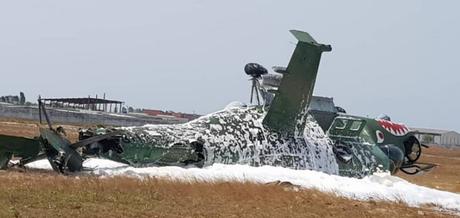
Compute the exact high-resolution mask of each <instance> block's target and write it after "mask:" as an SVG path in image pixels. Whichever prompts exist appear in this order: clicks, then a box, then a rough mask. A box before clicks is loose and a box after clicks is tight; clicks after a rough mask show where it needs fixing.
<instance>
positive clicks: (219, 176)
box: [27, 159, 460, 213]
mask: <svg viewBox="0 0 460 218" xmlns="http://www.w3.org/2000/svg"><path fill="white" fill-rule="evenodd" d="M27 167H29V168H41V169H50V170H51V166H50V165H49V162H48V161H47V160H40V161H36V162H33V163H30V164H28V165H27ZM84 167H86V168H90V169H91V170H90V171H87V172H85V173H88V174H93V175H96V176H100V177H112V176H128V177H134V178H139V179H145V178H162V179H171V180H179V181H185V182H195V181H196V182H255V183H261V184H265V183H270V182H278V181H281V182H290V183H292V184H293V185H295V186H298V187H300V188H308V189H318V190H320V191H323V192H327V193H335V194H337V195H339V196H344V197H348V198H351V199H357V200H370V199H374V200H378V199H380V200H386V201H394V202H399V201H402V202H405V203H407V204H408V205H409V206H415V207H416V206H423V205H436V206H437V207H439V208H441V209H445V210H450V211H454V212H456V213H459V212H460V195H459V194H455V193H451V192H445V191H439V190H435V189H431V188H426V187H422V186H418V185H415V184H412V183H409V182H407V181H405V180H403V179H400V178H398V177H395V176H391V175H389V174H385V173H383V174H374V175H371V176H368V177H365V178H363V179H356V178H348V177H340V176H336V175H329V174H325V173H322V172H317V171H312V170H293V169H287V168H282V167H272V166H262V167H251V166H247V165H224V164H214V165H212V166H209V167H205V168H182V167H146V168H134V167H130V166H127V165H124V164H120V163H117V162H113V161H110V160H105V159H88V160H86V161H85V163H84Z"/></svg>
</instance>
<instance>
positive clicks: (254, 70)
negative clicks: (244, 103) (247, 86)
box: [244, 63, 268, 106]
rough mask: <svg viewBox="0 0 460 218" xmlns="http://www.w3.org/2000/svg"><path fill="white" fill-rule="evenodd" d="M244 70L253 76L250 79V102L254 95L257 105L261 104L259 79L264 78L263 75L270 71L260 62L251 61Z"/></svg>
mask: <svg viewBox="0 0 460 218" xmlns="http://www.w3.org/2000/svg"><path fill="white" fill-rule="evenodd" d="M244 72H245V73H246V74H247V75H249V76H250V77H251V79H249V81H251V83H252V86H251V96H250V103H251V104H252V102H253V99H254V96H256V99H257V105H258V106H260V104H261V102H260V91H259V90H260V82H259V80H260V79H261V78H262V75H265V74H267V73H268V71H267V69H265V67H263V66H262V65H260V64H257V63H249V64H246V66H244Z"/></svg>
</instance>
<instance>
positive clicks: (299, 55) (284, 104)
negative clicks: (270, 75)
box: [263, 30, 332, 136]
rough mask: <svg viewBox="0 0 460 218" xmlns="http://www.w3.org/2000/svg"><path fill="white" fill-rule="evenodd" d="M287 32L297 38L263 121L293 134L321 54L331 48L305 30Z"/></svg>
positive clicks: (302, 124) (301, 118) (302, 121)
mask: <svg viewBox="0 0 460 218" xmlns="http://www.w3.org/2000/svg"><path fill="white" fill-rule="evenodd" d="M290 32H291V33H292V34H293V35H294V36H295V37H296V38H297V40H298V41H299V42H298V43H297V46H296V48H295V50H294V53H293V54H292V57H291V60H290V61H289V65H288V67H287V69H286V74H285V75H284V76H283V80H282V81H281V84H280V86H279V88H278V91H277V94H276V96H275V99H274V100H273V102H272V104H271V106H270V109H269V111H268V113H267V115H266V117H265V118H264V121H263V124H264V125H265V126H266V127H267V128H269V129H271V130H273V131H276V132H279V133H280V134H283V135H288V136H296V135H298V134H301V133H303V129H304V127H305V122H306V118H307V108H308V105H309V104H310V101H311V98H312V95H313V89H314V87H315V80H316V75H317V72H318V67H319V62H320V59H321V54H322V53H323V52H326V51H331V50H332V49H331V46H330V45H323V44H319V43H317V42H316V41H315V40H314V39H313V37H311V36H310V35H309V34H308V33H306V32H302V31H297V30H291V31H290Z"/></svg>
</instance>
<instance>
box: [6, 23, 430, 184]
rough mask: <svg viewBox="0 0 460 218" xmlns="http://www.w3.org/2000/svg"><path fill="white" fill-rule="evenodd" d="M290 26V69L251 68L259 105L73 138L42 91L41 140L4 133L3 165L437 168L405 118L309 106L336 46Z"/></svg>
mask: <svg viewBox="0 0 460 218" xmlns="http://www.w3.org/2000/svg"><path fill="white" fill-rule="evenodd" d="M291 33H292V34H293V35H294V36H295V38H296V39H297V40H298V43H297V45H296V48H295V50H294V53H293V55H292V57H291V59H290V61H289V64H288V66H287V68H282V67H276V68H274V70H275V72H276V73H272V74H269V73H268V71H267V70H266V69H265V68H263V67H262V66H261V65H258V64H255V63H250V64H248V65H246V67H245V72H246V73H247V74H248V75H249V76H251V80H252V83H253V87H252V88H253V89H252V90H251V92H252V94H251V98H252V97H253V96H254V94H255V97H256V98H257V100H258V103H257V104H256V105H249V106H248V105H243V104H233V105H229V106H227V108H225V109H224V110H222V111H218V112H215V113H212V114H209V115H206V116H203V117H201V118H198V119H196V120H193V121H190V122H188V123H185V124H178V125H177V124H176V125H146V126H142V127H128V128H97V129H84V130H81V131H80V132H79V141H78V142H76V143H71V142H70V141H69V140H68V139H67V138H66V137H65V135H64V134H63V131H62V129H61V128H57V129H54V128H53V126H52V125H51V122H50V119H49V117H48V114H47V112H46V108H45V107H44V104H42V102H41V101H40V100H39V109H40V116H42V115H43V116H44V118H45V119H46V121H47V123H48V128H40V136H38V137H36V138H34V139H27V138H22V137H13V136H5V135H0V166H1V167H2V168H6V167H7V166H8V164H9V162H10V160H11V158H12V157H15V158H21V159H20V162H19V165H21V166H24V165H25V164H27V163H30V162H32V161H35V160H38V159H43V158H47V159H48V160H49V162H50V164H51V166H52V167H53V169H54V170H55V171H57V172H62V173H65V172H77V171H81V170H84V168H83V161H84V159H86V158H89V157H100V158H106V159H110V160H113V161H117V162H121V163H126V164H129V165H131V166H134V167H145V166H188V165H194V166H196V167H204V166H209V165H212V164H214V163H223V164H247V165H251V166H263V165H272V166H280V167H287V168H292V169H299V170H301V169H310V170H317V171H322V172H325V173H329V174H336V175H342V176H350V177H358V178H360V177H364V176H366V175H369V174H372V173H374V172H378V171H389V172H391V173H396V172H397V171H398V170H401V171H403V172H406V173H409V174H415V173H418V172H421V171H427V170H429V169H430V168H432V167H433V165H429V164H423V163H417V160H418V159H419V157H420V155H421V152H422V144H421V143H420V142H419V141H418V140H417V138H416V137H415V136H414V134H413V133H412V132H411V131H410V130H409V129H408V128H407V127H406V126H405V125H403V124H397V123H393V122H391V121H389V120H383V119H381V120H379V119H370V118H364V117H359V116H351V115H347V114H344V113H340V112H337V113H331V114H327V115H326V116H324V114H315V113H312V112H309V110H308V108H309V105H310V103H311V100H312V93H313V89H314V85H315V81H316V75H317V72H318V67H319V63H320V59H321V55H322V53H323V52H329V51H331V46H330V45H324V44H320V43H318V42H316V41H315V40H314V39H313V38H312V37H311V36H310V35H309V34H308V33H306V32H301V31H296V30H292V31H291ZM259 96H260V97H261V98H262V100H263V103H261V101H260V99H259ZM251 101H252V100H251ZM316 120H318V122H317V121H316ZM318 123H320V124H321V126H320V125H319V124H318ZM325 132H326V133H325Z"/></svg>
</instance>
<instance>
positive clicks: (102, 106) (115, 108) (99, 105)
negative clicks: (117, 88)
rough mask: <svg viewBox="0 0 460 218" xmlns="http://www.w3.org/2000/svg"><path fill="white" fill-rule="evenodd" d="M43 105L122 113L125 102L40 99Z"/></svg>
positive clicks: (88, 99)
mask: <svg viewBox="0 0 460 218" xmlns="http://www.w3.org/2000/svg"><path fill="white" fill-rule="evenodd" d="M39 101H41V102H42V104H43V105H45V106H49V107H55V108H56V107H58V108H75V109H84V110H92V111H104V112H114V113H121V112H122V107H123V104H124V102H122V101H116V100H107V99H100V98H97V97H96V98H91V97H90V96H88V97H87V98H39Z"/></svg>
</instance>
